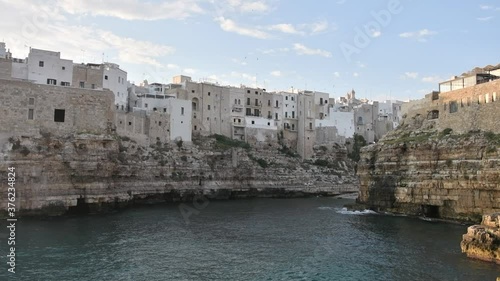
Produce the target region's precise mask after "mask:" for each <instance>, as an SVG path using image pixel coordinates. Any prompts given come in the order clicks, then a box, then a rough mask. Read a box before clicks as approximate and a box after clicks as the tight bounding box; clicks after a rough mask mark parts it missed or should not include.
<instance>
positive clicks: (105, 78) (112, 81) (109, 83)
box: [72, 62, 128, 111]
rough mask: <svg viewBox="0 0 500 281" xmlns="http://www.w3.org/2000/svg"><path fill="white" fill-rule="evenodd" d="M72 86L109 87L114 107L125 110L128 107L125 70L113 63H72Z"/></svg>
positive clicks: (86, 87) (85, 87)
mask: <svg viewBox="0 0 500 281" xmlns="http://www.w3.org/2000/svg"><path fill="white" fill-rule="evenodd" d="M72 71H73V80H72V81H73V86H74V87H78V88H83V89H109V90H111V91H112V92H113V93H114V94H115V107H116V109H117V110H122V111H125V110H127V107H128V90H127V87H128V83H127V72H126V71H124V70H122V69H120V66H119V65H117V64H114V63H109V62H106V63H101V64H95V63H88V64H74V65H73V66H72Z"/></svg>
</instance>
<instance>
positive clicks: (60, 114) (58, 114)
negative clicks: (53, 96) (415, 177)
mask: <svg viewBox="0 0 500 281" xmlns="http://www.w3.org/2000/svg"><path fill="white" fill-rule="evenodd" d="M65 113H66V111H65V110H64V109H55V110H54V122H64V115H65Z"/></svg>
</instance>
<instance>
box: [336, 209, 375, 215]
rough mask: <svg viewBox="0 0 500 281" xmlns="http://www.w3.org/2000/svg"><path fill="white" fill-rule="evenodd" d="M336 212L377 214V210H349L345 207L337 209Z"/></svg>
mask: <svg viewBox="0 0 500 281" xmlns="http://www.w3.org/2000/svg"><path fill="white" fill-rule="evenodd" d="M337 213H339V214H342V215H358V216H360V215H374V214H377V212H375V211H372V210H363V211H351V210H347V208H342V209H337Z"/></svg>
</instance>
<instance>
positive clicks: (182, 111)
mask: <svg viewBox="0 0 500 281" xmlns="http://www.w3.org/2000/svg"><path fill="white" fill-rule="evenodd" d="M181 115H184V107H181Z"/></svg>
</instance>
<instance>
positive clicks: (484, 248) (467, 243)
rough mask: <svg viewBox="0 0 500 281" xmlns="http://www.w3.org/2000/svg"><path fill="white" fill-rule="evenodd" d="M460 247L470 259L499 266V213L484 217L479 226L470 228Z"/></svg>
mask: <svg viewBox="0 0 500 281" xmlns="http://www.w3.org/2000/svg"><path fill="white" fill-rule="evenodd" d="M460 246H461V248H462V252H463V253H466V254H467V256H468V257H470V258H474V259H480V260H484V261H490V262H496V263H497V264H500V213H495V214H492V215H484V216H483V220H482V222H481V225H473V226H470V227H469V228H468V229H467V233H466V234H464V236H463V239H462V242H461V243H460Z"/></svg>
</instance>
